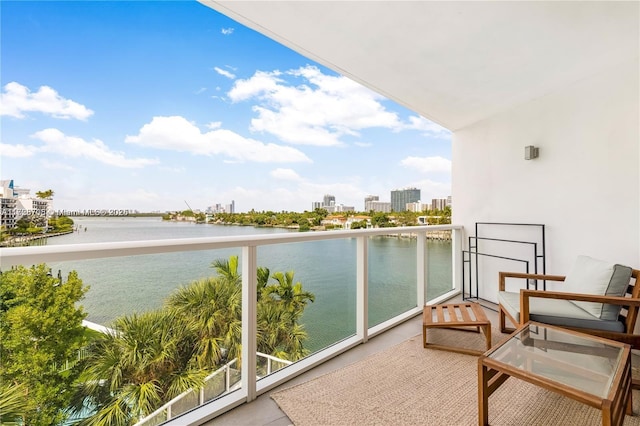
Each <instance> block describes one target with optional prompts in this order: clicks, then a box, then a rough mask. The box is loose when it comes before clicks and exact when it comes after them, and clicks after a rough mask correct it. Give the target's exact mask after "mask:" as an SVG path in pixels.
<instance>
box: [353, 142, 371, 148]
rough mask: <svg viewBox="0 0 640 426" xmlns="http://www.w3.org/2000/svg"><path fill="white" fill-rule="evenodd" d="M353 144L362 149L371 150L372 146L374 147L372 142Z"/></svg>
mask: <svg viewBox="0 0 640 426" xmlns="http://www.w3.org/2000/svg"><path fill="white" fill-rule="evenodd" d="M353 144H354V145H355V146H359V147H360V148H369V147H370V146H373V144H372V143H371V142H354V143H353Z"/></svg>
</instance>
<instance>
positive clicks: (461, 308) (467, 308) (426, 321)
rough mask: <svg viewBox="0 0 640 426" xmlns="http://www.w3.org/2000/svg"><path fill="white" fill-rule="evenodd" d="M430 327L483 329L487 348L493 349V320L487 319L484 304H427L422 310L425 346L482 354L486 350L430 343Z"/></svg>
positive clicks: (463, 329)
mask: <svg viewBox="0 0 640 426" xmlns="http://www.w3.org/2000/svg"><path fill="white" fill-rule="evenodd" d="M470 327H472V328H470ZM429 328H453V329H456V330H461V331H471V332H475V333H480V331H482V332H483V333H484V337H485V341H486V346H487V348H486V350H489V349H491V322H490V321H489V320H488V319H487V316H486V315H485V313H484V311H483V310H482V306H480V305H479V304H477V303H473V302H469V303H451V304H445V305H426V306H425V307H424V309H423V311H422V341H423V343H424V347H425V348H433V349H443V350H447V351H453V352H459V353H463V354H468V355H481V354H482V353H483V352H484V351H479V350H474V349H467V348H458V347H453V346H444V345H438V344H433V343H428V342H427V329H429Z"/></svg>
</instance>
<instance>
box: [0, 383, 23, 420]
mask: <svg viewBox="0 0 640 426" xmlns="http://www.w3.org/2000/svg"><path fill="white" fill-rule="evenodd" d="M28 409H29V403H28V402H27V388H26V386H25V385H24V384H22V383H19V384H17V385H14V384H13V383H2V384H0V425H7V426H19V425H21V424H23V419H24V418H25V417H26V416H27V412H28Z"/></svg>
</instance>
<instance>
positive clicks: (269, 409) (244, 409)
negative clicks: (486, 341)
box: [204, 297, 498, 426]
mask: <svg viewBox="0 0 640 426" xmlns="http://www.w3.org/2000/svg"><path fill="white" fill-rule="evenodd" d="M461 300H462V299H461V298H459V297H458V298H455V299H452V300H451V301H450V302H449V303H453V302H460V301H461ZM485 313H486V314H487V317H488V318H489V320H490V321H491V323H492V324H493V326H494V327H496V326H497V324H498V314H497V313H496V312H495V311H492V310H490V309H485ZM421 333H422V316H421V315H418V316H416V317H414V318H412V319H410V320H408V321H406V322H404V323H402V324H400V325H398V326H396V327H394V328H392V329H391V330H388V331H386V332H385V333H382V334H379V335H377V336H376V337H373V338H372V339H371V340H369V341H368V342H367V343H366V344H364V345H358V346H356V347H355V348H353V349H350V350H349V351H347V352H345V353H343V354H341V355H339V356H337V357H335V358H333V359H331V360H329V361H327V362H325V363H323V364H321V365H319V366H318V367H316V368H313V369H312V370H309V371H307V372H306V373H304V374H301V375H300V376H298V377H296V378H294V379H292V380H290V381H288V382H286V383H284V384H282V385H280V386H279V387H277V388H275V389H273V390H271V391H270V392H267V393H265V394H263V395H260V396H259V397H258V398H256V399H255V400H254V401H252V402H251V403H249V404H243V405H241V406H239V407H237V408H234V409H233V410H231V411H229V412H227V413H225V414H223V415H221V416H219V417H217V418H215V419H213V420H211V421H209V422H207V423H204V425H206V426H213V425H215V426H219V425H242V426H260V425H264V426H266V425H268V426H287V425H291V424H292V422H291V420H289V418H288V417H287V416H286V415H285V413H284V412H283V411H282V410H280V408H278V406H277V405H276V403H275V402H274V401H273V400H272V399H271V398H270V397H269V394H270V393H271V392H275V391H277V390H280V389H284V388H288V387H291V386H293V385H296V384H299V383H304V382H306V381H308V380H311V379H313V378H315V377H318V376H321V375H323V374H326V373H330V372H332V371H335V370H337V369H339V368H342V367H345V366H347V365H350V364H353V363H354V362H357V361H359V360H361V359H363V358H365V357H367V356H369V355H371V354H374V353H377V352H381V351H383V350H385V349H387V348H390V347H392V346H395V345H397V344H399V343H402V342H404V341H405V340H407V339H409V338H411V337H414V336H416V335H418V334H421Z"/></svg>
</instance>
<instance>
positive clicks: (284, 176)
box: [269, 169, 300, 181]
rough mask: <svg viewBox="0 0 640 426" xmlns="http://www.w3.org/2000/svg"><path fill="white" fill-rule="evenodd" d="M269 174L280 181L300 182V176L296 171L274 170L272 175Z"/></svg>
mask: <svg viewBox="0 0 640 426" xmlns="http://www.w3.org/2000/svg"><path fill="white" fill-rule="evenodd" d="M269 174H270V175H271V177H274V178H276V179H280V180H292V181H298V180H300V175H299V174H298V173H296V172H295V170H292V169H275V170H272V171H271V173H269Z"/></svg>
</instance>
